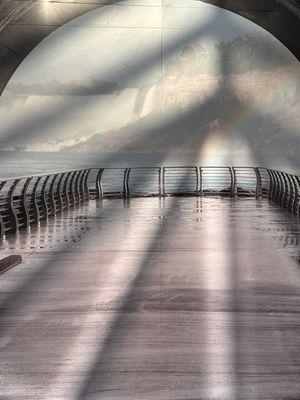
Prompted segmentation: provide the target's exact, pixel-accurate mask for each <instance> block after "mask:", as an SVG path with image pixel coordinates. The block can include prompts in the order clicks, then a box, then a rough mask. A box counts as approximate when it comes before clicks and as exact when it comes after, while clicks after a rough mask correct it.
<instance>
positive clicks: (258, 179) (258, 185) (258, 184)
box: [254, 168, 262, 199]
mask: <svg viewBox="0 0 300 400" xmlns="http://www.w3.org/2000/svg"><path fill="white" fill-rule="evenodd" d="M254 171H255V175H256V189H255V197H256V198H257V199H258V198H260V197H262V181H261V173H260V170H259V168H254Z"/></svg>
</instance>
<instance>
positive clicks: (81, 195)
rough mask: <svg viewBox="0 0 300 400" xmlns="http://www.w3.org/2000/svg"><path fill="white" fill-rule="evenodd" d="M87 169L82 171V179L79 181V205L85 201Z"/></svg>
mask: <svg viewBox="0 0 300 400" xmlns="http://www.w3.org/2000/svg"><path fill="white" fill-rule="evenodd" d="M85 171H86V170H85V169H83V170H82V171H80V178H79V180H78V196H79V198H78V199H79V203H82V202H83V201H84V177H85Z"/></svg>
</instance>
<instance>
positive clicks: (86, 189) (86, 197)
mask: <svg viewBox="0 0 300 400" xmlns="http://www.w3.org/2000/svg"><path fill="white" fill-rule="evenodd" d="M90 172H91V170H90V169H87V170H86V173H85V177H84V187H83V192H84V200H89V198H90V191H89V184H88V178H89V174H90Z"/></svg>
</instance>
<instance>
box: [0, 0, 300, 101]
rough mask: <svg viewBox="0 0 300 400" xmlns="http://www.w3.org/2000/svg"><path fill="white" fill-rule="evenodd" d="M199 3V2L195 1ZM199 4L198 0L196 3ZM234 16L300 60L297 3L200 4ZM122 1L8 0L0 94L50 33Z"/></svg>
mask: <svg viewBox="0 0 300 400" xmlns="http://www.w3.org/2000/svg"><path fill="white" fill-rule="evenodd" d="M196 1H198V0H196ZM199 1H200V0H199ZM202 1H203V2H205V3H209V4H213V5H216V6H218V7H221V8H224V9H227V10H229V11H232V12H234V13H237V14H239V15H241V16H243V17H245V18H247V19H249V20H250V21H252V22H254V23H256V24H257V25H259V26H261V27H263V28H264V29H266V30H268V31H269V32H270V33H271V34H272V35H273V36H275V37H276V38H277V39H278V40H279V41H281V42H282V43H283V44H284V45H285V46H286V47H287V48H288V49H289V50H290V51H291V52H292V53H293V54H294V55H295V56H296V57H297V58H298V59H300V42H299V40H297V38H299V36H300V24H299V19H300V5H299V1H298V0H202ZM122 2H123V0H119V1H115V0H89V1H80V0H79V1H76V2H68V1H67V2H60V1H59V0H56V1H51V0H50V1H44V0H43V1H40V0H35V1H26V2H15V1H14V0H8V1H7V2H6V3H5V4H2V5H1V6H0V11H1V15H2V18H1V20H0V56H1V62H0V94H1V93H2V92H3V90H4V88H5V86H6V84H7V83H8V81H9V79H10V77H11V76H12V74H13V73H14V71H15V70H16V69H17V67H18V66H19V65H20V63H21V62H22V60H23V59H24V58H25V57H26V56H27V55H28V54H29V53H30V51H31V50H32V49H33V48H34V47H35V46H36V45H37V44H38V43H39V42H41V40H43V39H44V38H45V37H46V36H47V35H49V34H50V33H51V32H53V31H54V30H56V29H57V28H59V27H60V26H62V25H64V24H65V23H67V22H69V21H71V20H73V19H75V18H77V17H78V16H81V15H84V14H85V13H87V12H89V11H91V10H93V9H96V8H99V7H103V6H107V5H112V4H116V3H119V4H121V3H122Z"/></svg>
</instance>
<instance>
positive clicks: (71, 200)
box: [69, 171, 78, 207]
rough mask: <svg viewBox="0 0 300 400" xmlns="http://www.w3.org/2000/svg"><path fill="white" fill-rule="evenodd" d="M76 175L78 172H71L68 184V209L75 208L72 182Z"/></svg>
mask: <svg viewBox="0 0 300 400" xmlns="http://www.w3.org/2000/svg"><path fill="white" fill-rule="evenodd" d="M77 174H78V171H73V174H72V176H71V179H70V182H69V207H73V206H75V203H76V196H75V188H74V181H75V178H76V176H77ZM70 195H71V199H70Z"/></svg>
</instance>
